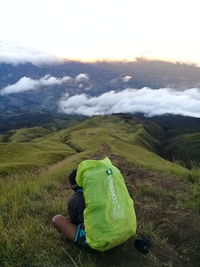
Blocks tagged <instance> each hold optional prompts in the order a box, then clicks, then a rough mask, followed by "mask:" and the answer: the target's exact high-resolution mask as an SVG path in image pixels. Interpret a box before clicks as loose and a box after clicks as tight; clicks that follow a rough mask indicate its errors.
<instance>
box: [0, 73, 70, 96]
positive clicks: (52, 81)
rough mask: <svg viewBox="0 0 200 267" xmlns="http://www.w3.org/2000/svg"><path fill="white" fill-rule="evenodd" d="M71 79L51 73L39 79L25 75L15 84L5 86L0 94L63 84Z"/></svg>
mask: <svg viewBox="0 0 200 267" xmlns="http://www.w3.org/2000/svg"><path fill="white" fill-rule="evenodd" d="M70 80H71V78H70V77H69V76H64V77H62V78H56V77H53V76H50V75H45V76H44V77H42V78H40V79H39V80H34V79H31V78H29V77H23V78H21V79H20V80H19V81H18V82H16V83H15V84H11V85H8V86H6V87H4V88H3V89H2V90H1V91H0V95H7V94H14V93H20V92H24V91H29V90H36V89H39V88H40V87H43V86H50V85H61V84H63V83H66V82H68V81H70Z"/></svg>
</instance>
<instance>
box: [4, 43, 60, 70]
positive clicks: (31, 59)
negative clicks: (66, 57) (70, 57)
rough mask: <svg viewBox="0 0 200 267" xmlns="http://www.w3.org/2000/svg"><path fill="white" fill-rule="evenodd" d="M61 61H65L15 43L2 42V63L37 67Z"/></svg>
mask: <svg viewBox="0 0 200 267" xmlns="http://www.w3.org/2000/svg"><path fill="white" fill-rule="evenodd" d="M60 61H63V59H61V58H59V57H56V56H55V55H52V54H49V53H46V52H43V51H39V50H36V49H33V48H30V47H27V46H22V45H20V44H18V43H15V42H8V41H3V40H0V63H9V64H13V65H18V64H22V63H32V64H34V65H36V66H37V65H42V64H51V63H54V62H60Z"/></svg>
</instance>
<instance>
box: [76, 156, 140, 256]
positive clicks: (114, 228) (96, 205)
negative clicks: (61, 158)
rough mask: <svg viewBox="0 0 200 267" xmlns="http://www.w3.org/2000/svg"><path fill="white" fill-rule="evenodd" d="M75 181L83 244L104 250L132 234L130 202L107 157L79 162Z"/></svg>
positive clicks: (118, 175) (132, 215)
mask: <svg viewBox="0 0 200 267" xmlns="http://www.w3.org/2000/svg"><path fill="white" fill-rule="evenodd" d="M76 182H77V184H78V185H79V186H81V187H83V194H84V199H85V205H86V208H85V210H84V225H85V232H86V242H87V244H88V245H89V246H90V247H91V248H93V249H96V250H99V251H105V250H108V249H110V248H112V247H115V246H117V245H119V244H121V243H123V242H125V241H126V240H127V239H129V238H130V237H132V236H134V235H135V233H136V216H135V211H134V205H133V200H132V199H131V197H130V196H129V193H128V190H127V188H126V185H125V183H124V179H123V176H122V174H121V172H120V171H119V169H118V168H116V167H115V166H113V165H112V163H111V161H110V159H109V158H105V159H103V160H85V161H82V162H81V163H80V164H79V166H78V170H77V176H76Z"/></svg>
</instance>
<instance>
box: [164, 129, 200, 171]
mask: <svg viewBox="0 0 200 267" xmlns="http://www.w3.org/2000/svg"><path fill="white" fill-rule="evenodd" d="M166 153H167V154H169V155H170V157H171V158H173V159H176V160H180V161H182V162H183V164H185V165H186V166H188V167H193V166H192V164H193V165H194V164H195V165H197V166H198V164H199V160H200V133H192V134H184V135H179V136H177V137H174V138H172V139H171V141H170V143H169V145H168V146H167V147H166Z"/></svg>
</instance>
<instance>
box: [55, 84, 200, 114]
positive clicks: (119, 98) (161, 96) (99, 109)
mask: <svg viewBox="0 0 200 267" xmlns="http://www.w3.org/2000/svg"><path fill="white" fill-rule="evenodd" d="M60 110H61V111H62V112H64V113H66V114H82V115H86V116H92V115H98V114H102V115H103V114H112V113H135V112H141V113H144V114H145V115H146V116H155V115H162V114H165V113H171V114H181V115H186V116H192V117H200V89H199V88H192V89H187V90H184V91H177V90H173V89H171V88H161V89H151V88H147V87H145V88H143V89H140V90H138V89H132V88H128V89H125V90H123V91H120V92H115V91H110V92H107V93H104V94H102V95H100V96H98V97H90V96H88V95H86V94H80V95H74V96H71V97H70V96H69V95H65V96H64V97H63V98H62V99H61V101H60Z"/></svg>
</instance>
